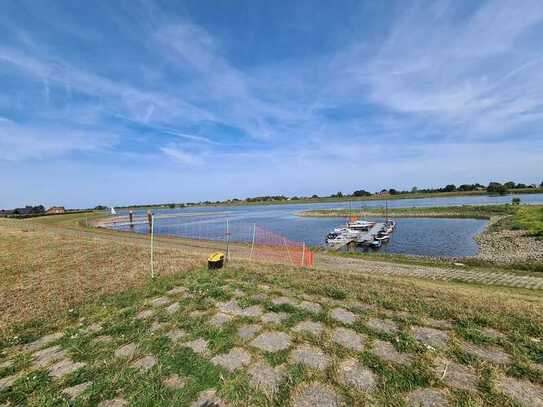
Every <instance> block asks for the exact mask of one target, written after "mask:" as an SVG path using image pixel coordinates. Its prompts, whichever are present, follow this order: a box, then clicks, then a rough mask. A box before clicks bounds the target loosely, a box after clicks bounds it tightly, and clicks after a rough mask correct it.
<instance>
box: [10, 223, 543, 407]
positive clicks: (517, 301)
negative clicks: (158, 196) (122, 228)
mask: <svg viewBox="0 0 543 407" xmlns="http://www.w3.org/2000/svg"><path fill="white" fill-rule="evenodd" d="M80 221H81V219H78V218H76V217H72V218H69V217H66V218H64V219H57V221H55V222H54V223H52V224H51V223H49V224H47V225H45V224H44V223H43V222H46V223H48V222H52V221H51V220H43V221H41V223H40V222H36V220H33V222H32V223H24V224H22V225H23V226H21V225H20V224H16V225H15V226H14V225H13V224H11V223H10V224H6V223H0V228H1V229H2V230H1V233H0V249H1V250H0V253H2V255H3V257H2V258H1V259H0V264H2V266H1V267H2V269H1V270H0V273H1V275H2V276H3V277H4V276H7V278H4V279H3V280H2V285H1V286H0V287H1V289H2V290H4V291H3V292H2V293H1V294H2V295H1V296H0V298H1V302H0V311H2V313H1V314H0V315H4V314H5V311H6V307H7V306H10V304H12V303H10V301H9V298H12V293H14V292H15V293H17V294H16V295H15V297H16V298H19V297H24V298H25V299H26V300H27V301H28V303H30V304H34V306H33V308H30V309H28V308H27V310H26V311H24V312H26V315H24V314H23V312H22V311H23V309H24V308H20V309H19V310H20V311H21V312H19V313H11V314H10V315H14V316H15V317H13V318H10V319H9V320H5V319H4V323H5V325H4V326H3V328H2V329H1V330H0V405H1V404H4V403H8V405H9V404H11V405H36V406H37V405H40V406H41V405H76V406H77V405H96V404H98V403H100V402H102V401H107V400H114V399H116V400H118V401H119V402H122V401H125V402H126V403H128V404H130V405H135V406H149V405H164V406H166V405H172V404H175V405H190V404H191V403H193V402H194V401H195V400H196V399H199V398H200V397H203V393H202V392H204V393H205V392H206V391H208V390H210V389H212V390H215V391H216V393H215V395H216V398H218V399H221V400H223V401H227V402H228V403H229V404H230V405H244V406H246V405H251V406H253V405H254V406H260V405H262V406H268V405H276V406H280V405H281V406H282V405H289V404H290V405H304V404H303V402H306V403H308V401H307V400H308V398H309V403H310V404H308V405H319V404H321V403H323V400H324V399H325V398H326V397H334V399H335V400H336V401H338V400H339V401H342V402H343V403H344V405H382V406H403V405H405V404H406V403H407V402H408V401H412V402H413V403H416V401H417V400H418V401H421V400H422V399H424V400H429V399H431V398H433V400H436V399H435V398H436V397H437V398H439V399H442V400H445V401H446V402H448V403H450V405H457V406H477V405H488V406H496V405H500V406H512V407H513V406H519V405H539V404H537V403H541V402H543V396H542V395H541V392H542V388H543V373H542V372H543V370H542V369H543V343H542V342H541V337H543V297H542V296H541V291H537V290H527V289H515V288H500V287H491V286H484V287H483V286H479V285H473V284H465V283H457V282H438V281H428V280H421V279H412V278H407V277H402V276H394V277H389V276H384V275H372V274H366V273H364V272H352V271H349V270H347V269H345V270H344V269H340V268H338V269H337V270H325V269H317V270H300V269H293V268H290V267H286V266H280V265H269V264H259V263H248V262H244V261H236V262H233V263H232V264H230V265H229V266H228V267H227V268H226V269H223V270H220V271H216V272H208V271H207V270H206V269H205V268H204V267H203V266H204V265H205V257H202V255H201V254H199V253H192V254H191V253H189V252H188V251H183V250H180V249H177V248H175V249H174V248H169V247H163V248H161V249H160V250H165V251H167V252H168V256H166V258H169V259H171V260H172V262H171V263H169V265H163V266H161V267H158V269H159V270H169V271H168V272H164V273H162V274H161V275H160V276H159V277H158V278H156V279H154V280H151V279H150V278H149V275H148V268H147V265H148V257H147V255H148V252H147V247H146V246H142V245H139V244H138V241H137V240H136V241H135V242H132V243H133V244H128V242H127V241H124V240H121V241H118V242H117V241H112V240H111V239H110V240H101V239H100V233H109V231H100V233H99V234H97V235H94V236H93V237H91V235H87V234H85V233H84V230H85V229H81V226H80V227H79V229H77V228H76V226H77V225H80V224H81V223H80ZM58 222H61V224H62V225H63V226H62V227H60V226H59V223H58ZM33 224H34V225H36V226H35V229H33V228H32V227H31V225H33ZM72 228H73V229H72ZM61 230H65V231H67V232H64V233H61ZM4 253H8V255H4ZM36 254H39V255H36ZM6 262H7V263H6ZM85 264H87V265H89V266H90V267H89V268H88V270H87V271H85V272H84V273H83V274H79V275H78V270H83V271H84V270H85V269H84V265H85ZM45 269H47V270H48V274H50V276H51V277H53V276H56V277H57V278H51V279H48V278H44V279H43V280H42V281H41V284H38V285H35V286H33V287H34V288H33V289H32V290H30V291H27V292H21V291H18V289H20V288H23V287H27V285H26V284H24V283H25V280H24V278H25V277H24V276H25V275H27V276H30V275H32V274H34V275H35V274H36V272H38V274H39V271H40V270H45ZM87 273H91V274H90V275H94V274H93V273H95V275H96V277H97V278H96V279H95V280H91V281H95V282H96V285H95V286H92V285H91V286H90V287H88V289H87V288H85V286H83V287H79V286H78V281H79V280H86V277H88V276H89V274H87ZM76 276H77V277H76ZM55 281H56V282H57V283H59V282H60V285H56V284H57V283H55ZM27 282H28V281H27ZM38 286H40V287H42V288H43V290H44V291H38V292H41V294H38V295H36V293H37V292H36V291H35V289H36V288H37V287H38ZM174 287H177V289H176V290H174V291H169V290H170V289H172V288H174ZM181 287H182V288H181ZM62 290H64V294H65V293H67V292H68V293H69V292H72V291H73V292H74V295H73V296H71V297H70V296H68V297H67V298H68V299H69V300H68V301H66V302H64V301H63V302H60V301H59V302H55V300H54V299H55V298H64V297H65V295H61V292H62ZM51 298H52V299H53V300H50V299H51ZM82 298H84V300H82ZM50 301H52V302H50ZM21 304H25V302H22V303H18V305H19V306H21ZM43 304H50V305H51V307H50V308H49V307H45V306H43ZM175 304H177V305H175ZM40 305H41V306H40ZM41 308H48V309H49V311H48V312H42V309H41ZM273 321H275V322H273ZM308 330H310V331H312V332H313V333H310V332H309V331H308ZM251 331H255V332H253V336H252V337H250V336H249V337H245V336H244V335H245V334H247V332H249V333H250V332H251ZM54 333H58V335H53V336H45V337H44V335H50V334H54ZM240 334H242V335H241V336H240ZM270 334H273V335H275V337H279V338H282V339H283V342H281V341H279V342H281V343H279V345H280V346H279V345H278V348H277V349H273V350H271V348H267V347H265V346H264V347H263V346H262V343H267V342H266V340H271V339H273V336H270ZM255 337H256V338H257V339H258V340H256V341H255V339H254V338H255ZM36 340H40V341H39V342H37V343H36V342H35V341H36ZM194 341H197V342H194ZM30 344H32V345H30ZM125 345H130V346H128V347H126V346H125ZM197 345H201V347H200V348H199V347H198V346H197ZM204 345H205V346H204ZM123 346H125V347H124V348H123ZM121 348H122V349H123V350H124V352H122V351H120V349H121ZM203 348H205V349H203ZM40 349H41V350H40ZM202 350H203V351H202ZM200 351H202V352H200ZM256 363H258V364H256ZM255 364H256V365H255ZM254 366H256V368H253V367H254ZM264 373H266V374H264ZM174 375H177V376H174ZM263 375H264V376H265V377H264V378H263V377H262V376H263ZM271 378H274V379H277V381H276V382H275V381H273V380H271ZM270 381H271V382H273V383H275V385H274V386H271V387H270V386H269V385H270ZM172 383H173V384H175V386H172ZM257 384H258V385H257ZM66 389H69V390H70V392H71V393H70V394H72V395H73V394H75V393H74V392H75V391H76V390H80V391H81V394H80V395H78V396H76V397H74V398H73V399H71V396H70V395H68V394H67V393H65V392H64V391H65V390H66ZM311 395H313V396H315V395H317V396H319V397H320V402H316V401H315V400H314V399H311V397H310V396H311ZM421 398H422V399H421ZM413 400H414V401H413ZM415 405H416V404H415Z"/></svg>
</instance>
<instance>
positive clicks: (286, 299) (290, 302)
mask: <svg viewBox="0 0 543 407" xmlns="http://www.w3.org/2000/svg"><path fill="white" fill-rule="evenodd" d="M272 304H275V305H285V304H286V305H291V306H293V307H296V306H297V305H298V301H297V300H295V299H294V298H291V297H277V298H274V299H273V300H272Z"/></svg>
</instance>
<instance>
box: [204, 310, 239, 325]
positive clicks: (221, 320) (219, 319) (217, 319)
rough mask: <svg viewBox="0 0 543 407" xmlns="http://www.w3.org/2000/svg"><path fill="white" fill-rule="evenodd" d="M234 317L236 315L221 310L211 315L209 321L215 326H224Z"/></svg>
mask: <svg viewBox="0 0 543 407" xmlns="http://www.w3.org/2000/svg"><path fill="white" fill-rule="evenodd" d="M233 319H234V317H233V316H232V315H228V314H224V313H222V312H219V313H217V314H215V315H213V316H212V317H211V319H210V320H209V323H210V324H211V325H213V326H214V327H215V328H222V327H223V326H224V324H226V323H228V322H230V321H232V320H233Z"/></svg>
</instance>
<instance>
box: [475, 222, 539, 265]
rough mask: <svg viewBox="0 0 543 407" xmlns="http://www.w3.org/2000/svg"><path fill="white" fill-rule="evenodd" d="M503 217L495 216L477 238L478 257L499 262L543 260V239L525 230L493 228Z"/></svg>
mask: <svg viewBox="0 0 543 407" xmlns="http://www.w3.org/2000/svg"><path fill="white" fill-rule="evenodd" d="M502 219H503V217H501V216H497V217H493V218H492V219H491V220H490V222H489V223H488V225H487V227H486V230H485V231H484V232H483V233H481V234H480V235H478V236H477V237H476V238H475V240H476V241H477V243H478V244H479V247H480V251H479V254H478V255H477V258H479V259H481V260H485V261H491V262H493V263H498V264H513V263H531V262H543V241H542V240H538V239H536V238H534V237H531V236H528V235H527V233H526V231H523V230H506V229H505V230H493V229H494V228H492V226H494V225H495V224H496V223H497V222H499V221H500V220H502Z"/></svg>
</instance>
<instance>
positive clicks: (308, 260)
mask: <svg viewBox="0 0 543 407" xmlns="http://www.w3.org/2000/svg"><path fill="white" fill-rule="evenodd" d="M143 227H144V228H147V232H148V233H150V232H151V229H150V225H149V224H146V225H144V226H143ZM138 231H139V232H141V231H142V230H141V229H140V230H138ZM153 234H154V235H155V236H156V237H157V238H160V237H177V238H184V239H189V240H195V241H208V242H215V243H217V244H218V245H217V246H216V247H217V249H219V250H223V251H225V252H226V253H227V255H229V256H230V257H234V258H239V259H243V258H245V259H250V260H255V261H264V262H271V263H280V264H287V265H291V266H294V267H300V268H311V267H313V251H312V250H311V248H310V247H309V246H307V245H306V244H305V242H302V241H295V240H292V239H289V238H287V237H286V236H283V235H281V234H280V233H277V232H276V231H272V230H270V229H269V228H267V227H264V226H262V225H259V224H257V223H251V222H246V221H241V220H229V219H227V218H225V217H220V216H212V217H204V216H200V217H194V218H193V219H186V218H182V217H181V218H172V217H168V218H160V217H155V218H154V221H153ZM221 244H222V246H221Z"/></svg>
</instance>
